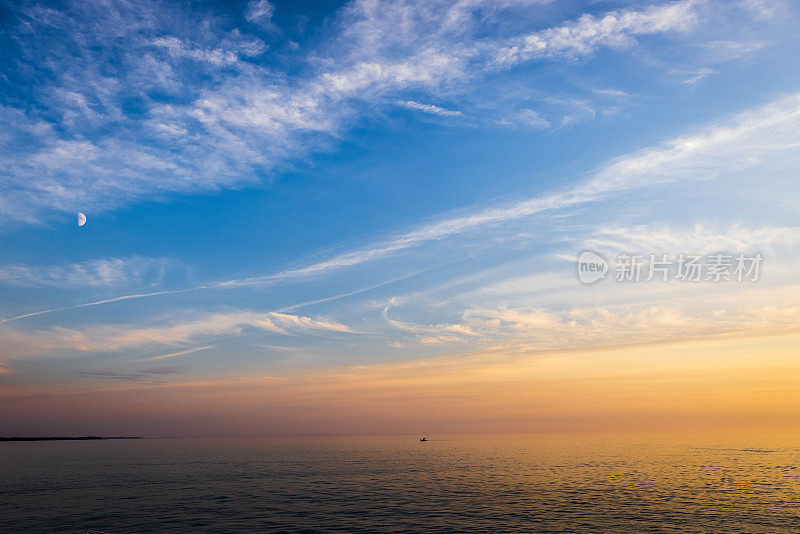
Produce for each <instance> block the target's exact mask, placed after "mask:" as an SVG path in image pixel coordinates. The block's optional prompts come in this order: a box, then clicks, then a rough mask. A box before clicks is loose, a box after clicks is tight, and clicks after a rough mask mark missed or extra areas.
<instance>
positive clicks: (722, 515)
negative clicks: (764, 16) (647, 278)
mask: <svg viewBox="0 0 800 534" xmlns="http://www.w3.org/2000/svg"><path fill="white" fill-rule="evenodd" d="M667 441H669V442H667ZM771 443H772V442H765V441H764V440H757V439H752V440H749V441H748V440H747V439H742V440H728V441H725V440H717V441H715V440H713V439H708V440H700V441H697V440H692V441H691V442H688V441H687V442H681V440H679V439H673V440H653V439H639V438H634V437H625V438H620V437H608V436H606V437H602V436H591V437H586V436H563V437H552V436H549V437H548V436H535V435H531V436H479V437H475V436H473V437H455V436H454V437H441V438H437V437H431V441H429V442H427V443H421V442H419V441H418V440H417V438H416V437H415V436H407V437H377V438H375V437H370V438H340V437H336V438H333V437H331V438H305V439H283V438H267V439H148V440H134V441H98V442H38V443H0V482H1V484H0V532H88V531H99V532H109V533H116V532H199V531H214V532H234V531H241V532H348V531H349V532H610V533H625V532H637V533H638V532H726V533H733V532H765V533H766V532H769V533H777V532H792V533H796V532H800V469H798V466H800V447H796V446H787V445H786V444H782V445H781V446H774V445H771ZM798 445H800V443H798Z"/></svg>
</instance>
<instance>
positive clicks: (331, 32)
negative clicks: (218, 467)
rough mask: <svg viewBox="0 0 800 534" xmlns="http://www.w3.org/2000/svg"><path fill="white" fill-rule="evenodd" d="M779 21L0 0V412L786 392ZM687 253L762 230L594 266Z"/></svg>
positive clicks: (158, 417)
mask: <svg viewBox="0 0 800 534" xmlns="http://www.w3.org/2000/svg"><path fill="white" fill-rule="evenodd" d="M799 21H800V10H798V6H797V5H796V4H795V3H793V2H789V1H785V2H784V1H780V0H775V1H770V0H741V1H733V2H723V1H711V0H683V1H677V2H674V1H670V2H658V1H656V2H646V3H645V2H626V1H594V2H577V1H561V2H558V1H546V0H498V1H494V2H488V1H487V2H481V1H475V0H456V1H439V0H433V1H428V2H411V1H402V0H398V1H394V2H388V1H381V0H356V1H352V2H339V3H334V2H278V1H274V2H269V1H266V0H254V1H249V2H228V3H224V4H217V3H205V2H196V3H191V4H189V3H175V2H163V3H162V2H153V1H145V2H125V1H108V2H92V1H90V2H68V1H67V2H57V3H36V2H2V3H0V41H1V42H2V45H1V46H2V48H3V50H4V51H5V52H4V55H3V57H2V58H0V123H1V125H2V127H0V214H2V215H3V219H4V221H5V224H4V225H3V228H2V229H0V244H2V247H0V321H2V322H0V399H2V400H3V403H2V404H3V406H0V434H2V433H4V432H6V429H8V432H11V433H14V432H16V433H25V432H47V431H48V429H51V428H54V427H55V428H57V429H58V431H59V432H60V433H71V432H90V433H92V432H97V433H102V432H113V433H120V432H122V433H126V432H125V428H126V427H125V425H128V426H127V428H133V429H134V430H132V432H135V433H141V434H147V433H158V434H160V435H166V434H169V433H170V431H172V432H174V433H175V434H183V435H198V434H203V433H208V434H237V433H240V434H255V433H258V434H263V433H267V434H269V433H284V434H285V433H291V432H292V429H293V428H294V429H295V430H296V431H297V432H300V433H314V432H315V429H316V431H318V432H324V433H328V432H335V431H337V429H338V430H341V431H343V432H349V433H358V432H371V431H375V432H378V431H380V432H388V431H390V430H391V427H392V425H395V427H396V428H402V429H404V431H414V428H415V425H416V424H419V425H420V426H424V427H425V428H426V429H428V430H427V431H436V430H446V431H452V432H457V431H472V430H477V429H480V428H491V429H492V430H497V431H500V430H504V429H515V428H519V427H520V425H521V424H522V425H523V426H524V427H525V429H526V430H528V431H532V430H536V429H537V428H540V427H541V428H562V427H564V428H580V427H582V425H583V426H587V427H594V426H596V425H597V424H601V423H602V422H603V421H606V422H608V423H609V424H611V423H613V424H615V425H618V426H626V425H628V426H630V424H634V423H633V422H636V421H639V422H644V421H653V420H654V418H655V419H658V418H661V420H663V421H672V422H674V421H676V420H680V419H681V418H685V419H687V420H689V419H693V420H695V421H703V422H705V421H707V420H708V419H710V418H714V417H717V416H719V417H720V418H722V419H724V420H726V421H729V422H730V421H735V420H739V421H740V422H741V424H746V423H750V422H752V421H753V420H754V419H755V418H758V417H760V416H761V415H763V414H766V413H770V414H771V416H772V417H773V419H774V421H772V422H773V423H776V424H777V423H778V422H781V421H783V422H785V421H788V420H789V419H790V418H791V412H792V410H793V409H794V408H795V407H797V405H798V404H800V397H798V398H795V396H793V394H792V393H791V392H792V391H794V390H796V387H795V386H796V384H797V380H798V379H800V374H799V373H798V371H800V368H798V367H797V365H796V364H795V359H796V357H797V356H800V354H798V349H797V348H796V347H797V344H796V343H794V342H795V341H796V335H797V334H798V326H799V325H800V307H798V305H797V302H798V301H800V284H798V280H797V276H798V274H799V273H800V270H798V268H797V265H798V260H800V221H798V215H797V214H798V213H800V186H799V185H798V180H797V172H798V171H797V169H798V168H800V61H798V58H800V42H798V40H797V38H796V27H797V23H798V22H799ZM78 211H81V212H83V213H85V214H86V216H87V223H86V225H84V226H82V227H78V226H77V212H78ZM585 250H591V251H595V252H597V253H598V254H600V255H602V256H603V257H605V258H607V259H608V260H610V261H611V267H610V269H611V271H610V273H609V275H608V278H607V279H605V280H602V281H600V282H598V283H596V284H592V285H584V284H582V283H580V281H579V280H578V277H577V276H576V258H577V256H578V254H580V253H581V252H582V251H585ZM682 253H683V254H692V255H704V256H705V257H710V256H712V255H714V254H718V253H723V254H726V255H731V256H735V255H736V254H739V253H741V254H746V255H754V254H757V253H758V254H761V255H762V257H763V263H762V264H761V271H760V276H759V279H758V280H757V281H755V282H748V281H743V282H738V281H736V280H732V281H719V282H714V281H712V280H706V279H702V280H700V281H698V282H685V281H679V280H674V279H672V278H670V279H669V280H667V281H660V280H658V279H656V280H652V281H644V280H642V281H640V282H618V281H615V280H614V279H613V277H614V274H615V268H616V265H615V263H614V261H613V260H614V259H615V258H616V257H617V256H619V255H620V254H628V255H635V254H640V255H642V256H644V257H648V255H649V254H657V255H661V254H667V255H668V256H669V258H670V259H671V260H674V259H675V258H676V257H677V256H678V255H679V254H682ZM647 269H648V266H647V265H645V274H646V271H647ZM643 278H644V277H643ZM698 377H703V380H698ZM410 399H413V400H410ZM681 399H692V402H691V403H687V402H683V401H682V400H681ZM170 403H174V404H172V405H171V404H170ZM771 403H772V404H771ZM633 407H636V408H635V409H634V408H633ZM693 407H694V409H693ZM776 407H778V408H779V409H777V408H776ZM772 408H776V409H772ZM790 408H791V409H790ZM468 414H471V415H468ZM187 417H190V418H191V420H192V421H193V423H191V424H190V423H187V422H186V418H187ZM254 417H255V418H257V419H258V421H259V423H258V424H257V425H256V426H257V428H258V429H259V430H258V431H257V432H255V431H253V428H252V427H248V425H249V424H251V423H248V421H252V420H253V418H254ZM737 418H738V419H737ZM120 421H124V423H125V425H121V424H119V423H120ZM554 421H561V423H554ZM565 421H566V422H565ZM587 421H591V423H587ZM625 421H627V423H626V422H625ZM598 422H600V423H598ZM562 423H563V424H562ZM665 424H666V423H665ZM703 424H705V423H703ZM537 425H538V426H537ZM634 426H635V425H634ZM204 428H205V429H206V432H204V430H203V429H204Z"/></svg>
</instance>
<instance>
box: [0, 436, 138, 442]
mask: <svg viewBox="0 0 800 534" xmlns="http://www.w3.org/2000/svg"><path fill="white" fill-rule="evenodd" d="M100 439H144V438H141V437H139V436H111V437H102V436H72V437H70V436H50V437H33V438H25V437H18V436H13V437H10V438H2V437H0V441H90V440H100Z"/></svg>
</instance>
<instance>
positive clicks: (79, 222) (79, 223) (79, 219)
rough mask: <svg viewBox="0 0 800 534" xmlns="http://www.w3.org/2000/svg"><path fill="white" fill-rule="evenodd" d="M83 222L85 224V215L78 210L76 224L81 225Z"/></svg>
mask: <svg viewBox="0 0 800 534" xmlns="http://www.w3.org/2000/svg"><path fill="white" fill-rule="evenodd" d="M84 224H86V215H84V214H83V213H81V212H78V226H83V225H84Z"/></svg>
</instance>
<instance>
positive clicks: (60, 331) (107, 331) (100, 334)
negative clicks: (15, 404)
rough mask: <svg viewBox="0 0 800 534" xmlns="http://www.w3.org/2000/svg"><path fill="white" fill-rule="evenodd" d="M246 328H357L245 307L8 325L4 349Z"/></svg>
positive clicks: (199, 335)
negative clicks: (137, 321)
mask: <svg viewBox="0 0 800 534" xmlns="http://www.w3.org/2000/svg"><path fill="white" fill-rule="evenodd" d="M245 328H252V329H256V330H261V331H265V332H272V333H277V334H283V335H291V334H297V333H306V334H320V333H325V332H329V333H330V332H335V333H354V331H353V330H352V329H350V328H349V327H347V326H345V325H343V324H341V323H337V322H335V321H331V320H326V319H312V318H310V317H304V316H301V315H289V314H285V313H277V312H268V313H255V312H245V311H242V312H231V313H216V314H211V315H204V316H200V317H197V318H193V319H191V320H188V321H185V322H179V323H174V324H171V325H166V326H163V325H158V326H147V327H142V326H130V325H127V324H113V325H95V326H89V327H86V328H84V329H82V330H75V329H69V328H63V327H56V328H53V329H50V330H38V331H33V332H30V331H21V330H14V329H11V328H8V327H6V330H5V331H4V334H3V341H2V345H3V346H4V347H8V348H10V349H11V350H7V351H4V352H8V353H14V354H16V355H20V354H23V353H31V352H33V353H41V352H49V351H54V350H61V351H63V350H76V351H82V352H109V351H118V350H122V349H127V348H131V347H147V346H152V345H180V344H184V343H191V342H192V341H195V340H198V339H209V338H213V337H218V336H226V335H235V334H239V333H241V332H242V331H243V329H245ZM172 355H178V354H172Z"/></svg>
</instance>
